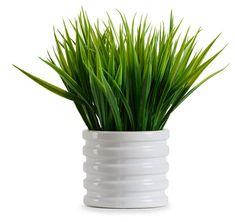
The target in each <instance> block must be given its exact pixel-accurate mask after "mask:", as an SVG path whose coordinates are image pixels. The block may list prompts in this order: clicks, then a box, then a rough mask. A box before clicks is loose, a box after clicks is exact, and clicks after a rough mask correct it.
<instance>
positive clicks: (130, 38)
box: [15, 10, 224, 131]
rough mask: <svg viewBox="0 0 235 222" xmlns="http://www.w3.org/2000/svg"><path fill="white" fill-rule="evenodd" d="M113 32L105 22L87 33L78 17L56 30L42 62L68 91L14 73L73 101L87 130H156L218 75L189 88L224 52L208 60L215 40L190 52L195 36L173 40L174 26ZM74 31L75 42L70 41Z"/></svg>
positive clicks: (124, 26) (144, 25)
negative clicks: (202, 86) (62, 28)
mask: <svg viewBox="0 0 235 222" xmlns="http://www.w3.org/2000/svg"><path fill="white" fill-rule="evenodd" d="M119 14H120V18H121V24H120V26H119V27H118V28H115V25H114V23H113V21H112V19H111V18H110V17H109V16H108V19H107V21H106V22H103V23H102V26H101V25H100V23H99V20H97V22H96V23H95V24H94V25H92V24H91V23H90V21H89V19H88V16H87V14H86V12H85V11H84V10H81V12H80V14H79V16H78V19H75V21H73V22H72V21H70V27H68V25H66V23H65V22H64V31H63V32H61V31H59V30H54V37H55V46H56V47H55V48H54V53H53V56H51V55H50V54H49V53H48V58H47V59H41V60H42V61H43V62H44V63H46V64H47V65H49V66H50V67H51V68H52V69H53V70H54V71H55V72H56V73H57V74H58V75H59V76H60V78H61V79H62V81H63V83H64V85H65V87H66V90H64V89H61V88H59V87H57V86H54V85H52V84H51V83H48V82H46V81H44V80H42V79H40V78H38V77H36V76H34V75H32V74H30V73H28V72H26V71H24V70H23V69H21V68H19V67H17V66H15V67H16V68H17V69H19V70H20V71H21V72H22V73H24V74H25V75H26V76H28V77H29V78H31V79H32V80H34V81H35V82H37V83H38V84H40V85H41V86H43V87H45V88H46V89H48V90H50V91H52V92H54V93H56V94H58V95H60V96H62V97H65V98H67V99H70V100H72V101H74V103H75V105H76V107H77V109H78V111H79V113H80V115H81V117H82V118H83V120H84V122H85V124H86V125H87V127H88V128H89V129H90V130H106V131H111V130H112V131H132V130H136V131H137V130H138V131H144V130H161V129H163V127H164V125H165V123H166V121H167V120H168V118H169V116H170V115H171V113H172V112H173V111H174V110H175V109H176V108H177V107H178V106H179V105H180V104H181V103H182V102H183V101H184V100H185V99H186V98H187V97H188V96H189V95H190V94H191V93H192V92H194V91H195V90H196V89H197V88H198V87H199V86H201V85H202V84H203V83H204V82H206V81H207V80H208V79H210V78H211V77H213V76H214V75H216V74H217V73H219V72H221V71H222V70H223V69H224V68H223V69H220V70H218V71H216V72H215V73H213V74H211V75H208V76H207V77H206V78H204V79H203V80H202V81H200V82H199V83H197V84H195V81H196V80H197V79H198V77H199V76H200V75H201V74H202V73H203V71H204V70H205V69H206V68H207V67H208V65H209V64H210V63H211V62H212V61H213V60H214V59H215V58H216V57H217V56H218V55H219V54H220V53H221V51H222V50H223V49H221V50H220V51H218V52H217V53H215V54H214V55H212V56H210V57H209V58H207V57H208V52H209V51H210V49H211V47H212V46H213V44H214V43H215V41H216V40H217V38H218V37H219V36H217V37H216V38H215V39H214V40H213V41H211V42H210V43H209V44H208V45H207V46H206V47H205V48H204V49H202V50H200V51H198V52H197V51H196V50H195V45H196V41H197V38H198V34H199V32H200V29H199V30H198V31H197V32H196V33H195V34H194V35H191V36H190V35H189V29H188V30H187V32H186V33H185V34H184V35H183V36H182V35H179V34H178V32H179V28H180V23H179V24H178V25H175V24H174V19H173V16H172V14H171V16H170V24H169V27H168V28H167V29H166V28H165V25H164V23H163V24H162V25H161V26H160V28H159V29H157V28H154V27H152V25H151V24H150V23H148V21H147V18H146V17H145V18H141V19H140V20H139V21H138V24H135V22H136V19H135V17H134V18H133V20H132V23H131V24H128V22H127V19H126V17H125V15H123V14H122V13H120V12H119ZM69 28H71V29H72V32H73V37H72V35H71V33H69V31H68V30H69Z"/></svg>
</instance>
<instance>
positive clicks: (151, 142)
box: [83, 130, 169, 208]
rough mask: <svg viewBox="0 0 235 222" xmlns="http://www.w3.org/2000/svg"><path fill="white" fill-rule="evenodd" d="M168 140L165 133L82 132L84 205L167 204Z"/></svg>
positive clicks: (126, 206) (163, 131)
mask: <svg viewBox="0 0 235 222" xmlns="http://www.w3.org/2000/svg"><path fill="white" fill-rule="evenodd" d="M168 137H169V132H168V130H162V131H144V132H106V131H88V130H86V131H84V132H83V138H84V139H85V140H86V144H85V146H84V148H83V153H84V155H85V156H86V162H85V163H84V171H85V173H86V175H87V176H86V179H85V180H84V187H85V188H86V189H87V194H86V196H85V197H84V203H85V204H86V205H88V206H94V207H107V208H148V207H160V206H165V205H167V196H166V194H165V189H166V188H167V186H168V181H167V179H166V176H165V174H166V172H167V171H168V163H167V162H166V156H167V155H168V152H169V149H168V146H167V145H166V140H167V138H168Z"/></svg>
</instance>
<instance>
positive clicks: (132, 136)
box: [82, 129, 169, 142]
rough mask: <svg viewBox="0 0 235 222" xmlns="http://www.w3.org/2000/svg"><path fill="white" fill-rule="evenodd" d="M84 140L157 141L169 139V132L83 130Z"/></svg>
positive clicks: (164, 130)
mask: <svg viewBox="0 0 235 222" xmlns="http://www.w3.org/2000/svg"><path fill="white" fill-rule="evenodd" d="M82 135H83V138H84V139H85V140H90V141H92V140H93V141H94V140H105V141H119V142H123V141H159V140H166V139H168V138H169V130H168V129H163V130H152V131H101V130H87V129H86V130H83V132H82Z"/></svg>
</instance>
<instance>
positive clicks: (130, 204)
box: [84, 196, 168, 209]
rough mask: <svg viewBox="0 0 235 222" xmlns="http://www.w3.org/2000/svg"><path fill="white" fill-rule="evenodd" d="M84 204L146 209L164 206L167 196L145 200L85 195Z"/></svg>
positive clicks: (112, 207)
mask: <svg viewBox="0 0 235 222" xmlns="http://www.w3.org/2000/svg"><path fill="white" fill-rule="evenodd" d="M84 204H85V205H86V206H88V207H98V208H110V209H146V208H158V207H165V206H167V204H168V199H167V197H166V196H165V197H162V198H157V199H155V200H153V199H151V200H150V199H145V200H133V201H132V200H131V199H129V200H128V201H127V200H126V201H123V200H122V201H121V200H120V199H119V200H116V201H115V200H104V199H103V198H100V199H99V198H92V197H88V196H85V197H84Z"/></svg>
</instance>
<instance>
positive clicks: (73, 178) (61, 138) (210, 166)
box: [0, 0, 235, 222]
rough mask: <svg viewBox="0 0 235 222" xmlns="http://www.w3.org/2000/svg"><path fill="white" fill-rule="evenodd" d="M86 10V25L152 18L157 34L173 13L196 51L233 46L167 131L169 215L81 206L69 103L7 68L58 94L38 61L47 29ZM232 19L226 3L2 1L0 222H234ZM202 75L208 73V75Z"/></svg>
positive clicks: (48, 38)
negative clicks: (193, 38) (195, 39)
mask: <svg viewBox="0 0 235 222" xmlns="http://www.w3.org/2000/svg"><path fill="white" fill-rule="evenodd" d="M81 5H83V6H84V8H85V9H86V10H87V12H88V15H89V16H90V17H91V18H92V19H96V18H97V17H99V18H103V19H105V18H106V14H105V12H106V11H108V12H109V13H110V15H111V16H114V18H115V17H116V16H117V14H116V12H115V9H120V10H121V11H123V12H124V13H126V14H127V16H128V17H131V16H132V15H133V14H134V13H135V12H138V13H139V14H145V13H148V15H149V20H150V21H151V22H152V23H153V24H156V25H159V23H160V21H161V20H164V21H167V19H168V17H169V13H170V10H171V9H172V10H173V12H174V15H175V18H176V20H177V21H179V20H180V19H181V18H182V17H184V23H183V27H186V26H188V25H191V26H192V28H193V29H196V28H198V27H199V26H201V27H202V28H203V32H202V34H201V35H200V41H199V46H203V45H206V44H207V43H208V42H209V41H210V40H211V39H212V38H213V37H215V36H216V35H217V34H218V33H220V32H223V35H222V36H221V38H220V39H219V41H218V42H217V44H216V45H215V47H214V48H215V50H218V49H220V48H221V47H222V46H223V45H224V44H225V43H229V46H228V47H227V49H226V50H225V51H224V52H223V54H222V55H221V56H220V57H218V59H217V60H216V61H215V63H214V65H212V66H211V67H210V68H209V69H208V74H210V72H212V71H213V70H216V69H217V68H220V67H222V66H224V65H226V64H227V63H230V66H229V67H228V68H227V69H226V71H224V72H223V73H222V74H220V75H218V76H216V77H214V78H213V79H211V80H210V81H209V82H207V83H206V84H205V85H203V86H202V87H201V88H200V89H199V90H198V91H197V92H195V93H194V94H193V95H192V96H191V98H189V99H188V100H187V101H185V103H183V104H182V106H181V107H179V108H178V109H177V110H176V111H175V113H174V114H173V115H172V116H171V118H170V120H169V122H168V123H167V125H166V128H168V129H169V130H170V133H171V136H170V139H169V141H168V144H169V146H170V155H169V157H168V161H169V164H170V171H169V173H168V179H169V181H170V184H169V188H168V190H167V194H168V196H169V206H168V207H165V208H159V209H149V210H107V209H106V210H105V209H94V208H87V207H85V206H84V205H83V203H82V198H83V195H84V194H85V190H84V188H83V186H82V183H83V179H84V176H85V175H84V173H83V172H82V164H83V161H84V157H83V155H82V146H83V143H84V141H83V140H82V139H81V132H82V130H83V129H85V128H86V127H85V125H84V124H83V122H82V120H81V118H80V116H79V114H78V112H77V111H76V108H75V106H74V105H73V103H72V102H70V101H67V100H65V99H63V98H60V97H58V96H56V95H54V94H52V93H50V92H48V91H46V90H45V89H43V88H42V87H40V86H38V85H36V84H35V83H33V82H32V81H31V80H29V79H28V78H26V77H25V76H23V75H22V74H21V73H19V71H17V70H16V69H14V68H13V67H12V65H11V64H12V63H14V64H17V65H18V66H20V67H22V68H24V69H26V70H29V71H31V72H32V73H34V74H36V75H39V76H40V77H43V78H45V79H47V80H49V81H52V82H53V83H55V84H57V85H60V86H62V84H61V82H60V80H59V78H58V76H57V75H56V74H55V73H53V72H52V71H51V69H49V68H48V67H47V66H46V65H44V64H43V63H42V62H40V61H39V59H38V58H37V56H45V55H46V49H51V45H52V44H53V43H54V41H53V33H52V28H53V25H56V26H57V27H61V24H62V22H61V21H62V18H73V17H76V16H77V15H78V13H79V10H80V6H81ZM234 21H235V13H234V6H233V1H232V0H223V1H215V0H213V1H212V0H197V1H188V0H168V1H163V0H161V1H158V0H118V1H111V0H109V1H108V0H107V1H105V0H99V1H98V0H97V1H95V0H93V1H91V0H86V1H79V0H40V1H32V0H7V1H3V0H1V1H0V221H1V222H8V221H11V222H13V221H14V222H18V221H23V222H37V221H40V222H41V221H43V222H49V221H50V222H52V221H56V222H60V221H66V222H75V221H102V222H106V221H111V220H112V221H121V220H123V221H128V220H133V221H136V222H138V221H143V220H145V221H161V222H165V221H181V222H184V221H187V222H188V221H190V222H194V221H195V222H198V221H213V222H216V221H226V222H229V221H235V201H234V200H235V160H234V159H235V140H234V135H235V132H234V130H235V128H234V124H235V118H234V113H235V108H234V101H235V99H234V97H235V87H234V83H235V67H234V58H235V56H234V52H235V29H234ZM205 74H207V73H205Z"/></svg>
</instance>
